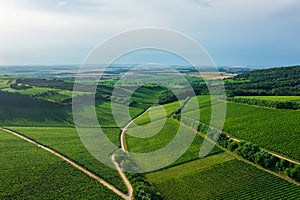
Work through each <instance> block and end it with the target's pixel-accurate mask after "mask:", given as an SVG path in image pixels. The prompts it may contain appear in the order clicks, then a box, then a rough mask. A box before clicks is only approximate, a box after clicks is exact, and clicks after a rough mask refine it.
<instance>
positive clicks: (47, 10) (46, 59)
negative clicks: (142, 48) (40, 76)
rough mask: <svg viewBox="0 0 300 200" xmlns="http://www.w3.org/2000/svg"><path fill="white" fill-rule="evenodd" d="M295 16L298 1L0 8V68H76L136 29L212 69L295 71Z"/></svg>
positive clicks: (143, 0)
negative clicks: (173, 36)
mask: <svg viewBox="0 0 300 200" xmlns="http://www.w3.org/2000/svg"><path fill="white" fill-rule="evenodd" d="M299 10H300V1H299V0H251V1H250V0H172V1H171V0H152V1H149V0H72V1H71V0H69V1H68V0H9V1H7V0H0V65H29V64H33V65H39V64H41V65H52V64H53V65H57V64H80V63H82V62H83V61H84V59H85V58H86V57H87V55H88V54H89V52H91V51H92V50H93V49H94V48H95V47H96V46H97V45H98V44H99V43H101V42H103V41H105V40H106V39H108V38H110V37H112V36H113V35H116V34H118V33H120V32H124V31H129V30H132V29H136V28H143V27H160V28H168V29H174V30H176V31H179V32H182V33H184V34H186V35H188V36H190V37H192V38H193V39H195V40H196V41H197V42H198V43H199V44H201V45H202V46H203V47H204V48H205V49H206V51H207V52H208V53H209V55H210V56H211V58H212V59H213V60H214V61H215V63H216V64H217V65H238V66H241V65H247V66H282V65H296V64H300V36H299V35H300V21H299V19H300V12H299ZM152 56H153V55H152ZM144 57H147V55H144ZM148 58H149V55H148ZM157 58H159V56H157ZM159 59H160V60H158V61H161V62H164V61H165V62H169V63H172V62H174V60H172V58H170V57H168V56H166V57H165V58H164V56H160V58H159ZM125 61H126V62H128V63H140V62H143V61H144V58H143V55H142V56H141V55H139V56H132V57H130V56H129V57H128V58H127V59H125V60H124V62H125ZM172 64H176V63H172Z"/></svg>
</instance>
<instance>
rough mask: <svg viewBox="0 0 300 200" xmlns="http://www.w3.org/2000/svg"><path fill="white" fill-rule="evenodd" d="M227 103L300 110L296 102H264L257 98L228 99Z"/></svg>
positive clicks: (299, 104) (299, 105)
mask: <svg viewBox="0 0 300 200" xmlns="http://www.w3.org/2000/svg"><path fill="white" fill-rule="evenodd" d="M227 101H231V102H236V103H245V104H248V105H257V106H263V107H270V108H277V109H293V110H297V109H300V103H299V102H296V101H285V102H283V101H274V100H262V99H255V98H237V97H227Z"/></svg>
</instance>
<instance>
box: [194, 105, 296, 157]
mask: <svg viewBox="0 0 300 200" xmlns="http://www.w3.org/2000/svg"><path fill="white" fill-rule="evenodd" d="M197 112H198V111H197V110H195V111H191V112H188V115H189V116H193V113H194V114H197ZM200 112H201V119H200V120H201V122H203V123H206V124H209V121H210V112H211V109H210V107H205V108H202V109H201V111H200ZM299 119H300V112H299V111H295V110H282V109H271V108H261V107H255V106H249V105H245V104H238V103H227V114H226V121H225V126H224V131H226V132H228V133H229V134H230V135H232V136H234V137H236V138H239V139H244V140H247V141H251V142H253V143H255V144H257V145H259V146H261V147H264V148H266V149H269V150H273V151H275V152H278V153H281V154H284V155H287V156H289V157H291V158H295V159H298V160H299V159H300V147H299V145H298V144H299V143H300V139H299V132H300V121H299Z"/></svg>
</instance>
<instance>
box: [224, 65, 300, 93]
mask: <svg viewBox="0 0 300 200" xmlns="http://www.w3.org/2000/svg"><path fill="white" fill-rule="evenodd" d="M226 89H227V92H228V93H229V94H230V95H249V96H250V95H276V96H288V95H291V96H299V95H300V66H292V67H280V68H271V69H263V70H256V71H250V72H245V73H243V74H240V75H238V76H236V77H233V78H231V81H227V83H226Z"/></svg>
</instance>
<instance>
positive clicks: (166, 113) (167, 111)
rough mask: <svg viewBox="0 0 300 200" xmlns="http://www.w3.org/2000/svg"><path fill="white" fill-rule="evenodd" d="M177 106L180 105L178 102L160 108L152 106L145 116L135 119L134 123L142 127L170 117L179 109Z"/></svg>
mask: <svg viewBox="0 0 300 200" xmlns="http://www.w3.org/2000/svg"><path fill="white" fill-rule="evenodd" d="M179 106H180V103H179V102H178V101H175V102H173V103H168V104H164V105H161V106H154V107H152V108H151V110H150V111H147V112H146V113H145V114H143V115H142V116H140V117H139V118H137V119H136V120H135V121H134V122H135V124H137V125H143V124H147V123H149V122H151V121H156V120H159V119H163V118H167V117H170V115H171V114H172V113H174V112H175V110H176V109H178V108H179Z"/></svg>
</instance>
